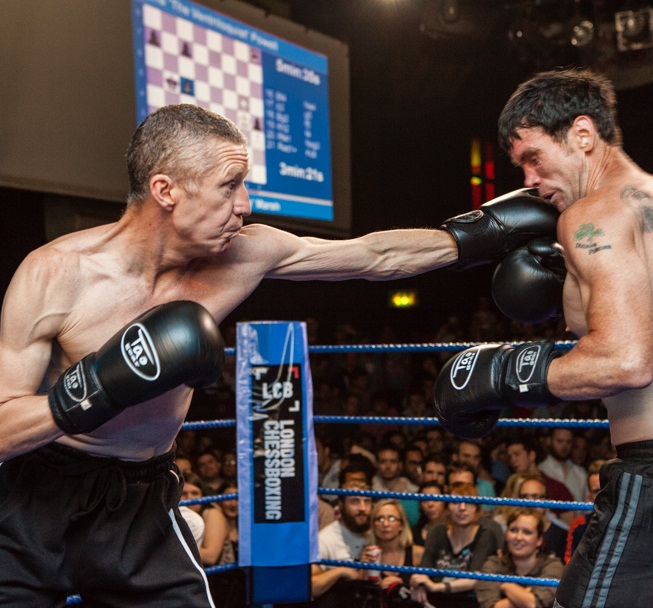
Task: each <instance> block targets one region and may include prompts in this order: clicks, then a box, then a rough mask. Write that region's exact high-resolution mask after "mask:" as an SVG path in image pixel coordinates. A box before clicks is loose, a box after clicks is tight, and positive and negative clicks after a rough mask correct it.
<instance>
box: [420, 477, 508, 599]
mask: <svg viewBox="0 0 653 608" xmlns="http://www.w3.org/2000/svg"><path fill="white" fill-rule="evenodd" d="M451 494H452V495H454V496H478V492H477V490H476V487H475V486H474V485H472V484H468V483H467V484H460V485H456V486H454V487H453V488H452V489H451ZM447 510H448V514H449V523H448V524H446V525H440V526H435V527H434V528H433V529H432V530H431V532H429V535H428V536H427V538H426V543H425V546H424V555H423V556H422V561H421V562H420V566H421V567H423V568H437V569H444V570H459V571H465V572H469V571H479V570H480V568H481V566H482V565H483V564H484V563H485V560H486V559H487V558H488V556H490V555H492V554H494V553H496V551H497V542H496V538H495V536H494V535H493V534H492V533H491V532H489V531H488V530H487V529H486V528H484V527H483V526H481V525H480V524H479V520H480V517H481V507H480V505H477V504H471V503H465V502H459V503H458V502H456V503H449V504H448V505H447ZM410 586H411V589H412V590H413V591H414V592H415V594H414V596H413V599H416V600H417V601H420V602H422V603H424V602H426V601H427V600H428V602H430V603H431V604H433V605H435V606H437V607H438V608H453V607H456V608H463V607H466V608H467V607H468V608H475V607H476V606H477V604H476V598H475V596H474V593H473V591H474V588H475V586H476V580H475V579H471V578H441V577H437V578H431V577H429V576H428V575H426V574H413V575H412V576H411V578H410Z"/></svg>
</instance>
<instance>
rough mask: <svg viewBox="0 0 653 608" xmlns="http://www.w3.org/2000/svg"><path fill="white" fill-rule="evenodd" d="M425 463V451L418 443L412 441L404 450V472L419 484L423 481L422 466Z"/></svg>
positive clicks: (413, 481)
mask: <svg viewBox="0 0 653 608" xmlns="http://www.w3.org/2000/svg"><path fill="white" fill-rule="evenodd" d="M423 465H424V452H423V451H422V448H420V447H419V446H418V445H417V444H416V443H414V442H413V443H410V444H408V445H407V446H406V449H405V450H404V467H403V469H404V474H405V475H406V477H408V479H409V480H410V481H411V482H412V483H414V484H415V485H416V486H419V485H420V484H421V483H422V467H423Z"/></svg>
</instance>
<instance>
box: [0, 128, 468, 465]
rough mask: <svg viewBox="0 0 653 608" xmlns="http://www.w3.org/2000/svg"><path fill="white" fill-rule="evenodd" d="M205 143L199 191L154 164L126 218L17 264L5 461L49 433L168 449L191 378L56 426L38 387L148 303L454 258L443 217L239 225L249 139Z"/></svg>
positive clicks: (217, 311)
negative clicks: (69, 428) (415, 223)
mask: <svg viewBox="0 0 653 608" xmlns="http://www.w3.org/2000/svg"><path fill="white" fill-rule="evenodd" d="M210 152H213V153H214V154H215V156H216V158H219V159H220V162H219V164H218V165H217V167H216V169H214V170H213V171H212V172H210V173H209V174H208V175H207V176H206V178H205V179H204V180H203V181H202V183H201V187H200V188H199V191H198V192H196V193H194V194H193V195H191V194H189V193H188V192H187V191H186V190H185V189H184V188H182V187H181V186H180V185H179V184H178V183H175V182H174V181H173V180H172V179H171V178H170V177H168V176H167V175H164V174H157V175H154V176H152V177H151V178H150V181H149V186H150V190H149V195H148V197H147V199H146V200H145V201H143V202H142V203H140V204H139V205H138V206H130V207H128V209H127V210H126V212H125V214H124V215H123V217H122V218H121V219H120V220H119V221H118V222H116V223H113V224H109V225H106V226H100V227H97V228H92V229H89V230H84V231H81V232H76V233H73V234H70V235H66V236H64V237H62V238H59V239H57V240H55V241H53V242H51V243H48V244H46V245H45V246H43V247H41V248H39V249H37V250H35V251H34V252H32V253H31V254H29V255H28V256H27V258H26V259H25V260H24V262H23V263H22V264H21V266H20V267H19V269H18V270H17V271H16V274H15V275H14V278H13V279H12V282H11V284H10V286H9V288H8V290H7V294H6V297H5V301H4V305H3V310H2V316H1V318H0V378H2V382H0V461H3V460H6V459H8V458H11V457H12V456H16V455H18V454H21V453H24V452H27V451H30V450H33V449H35V448H37V447H39V446H42V445H44V444H47V443H50V442H51V441H53V440H57V441H59V442H60V443H63V444H66V445H68V446H71V447H74V448H77V449H79V450H83V451H85V452H88V453H91V454H95V455H106V456H114V457H120V458H123V459H126V460H144V459H148V458H151V457H153V456H156V455H160V454H163V453H165V452H167V451H168V450H170V448H171V447H172V444H173V442H174V439H175V437H176V435H177V433H178V431H179V429H180V428H181V425H182V423H183V421H184V419H185V416H186V413H187V411H188V407H189V405H190V400H191V396H192V391H191V389H189V388H188V387H186V386H182V387H179V388H177V389H174V390H172V391H169V392H168V393H166V394H164V395H162V396H161V397H158V398H156V399H153V400H151V401H149V402H146V403H143V404H139V405H137V406H134V407H130V408H127V409H126V410H125V411H123V412H122V413H121V414H119V415H118V416H117V417H116V418H114V419H112V420H110V421H109V422H107V423H106V424H105V425H103V426H102V427H100V428H98V429H97V430H95V431H93V432H91V433H88V434H82V435H70V436H64V435H63V434H62V432H61V430H60V429H59V428H58V427H57V426H56V425H55V423H54V421H53V418H52V415H51V413H50V409H49V406H48V402H47V396H46V395H45V394H44V392H43V390H41V391H40V394H37V392H39V387H41V389H43V387H44V386H45V387H46V388H49V387H50V386H51V385H52V384H53V382H54V380H55V379H56V378H57V377H58V376H59V375H60V374H61V373H62V372H63V371H64V370H65V369H66V368H68V367H69V366H70V365H71V364H73V363H74V362H76V361H78V360H80V359H81V358H83V357H84V356H85V355H87V354H88V353H90V352H94V351H96V350H98V349H99V348H100V347H101V346H102V345H103V344H104V343H105V342H106V341H107V340H108V339H109V338H110V337H111V336H113V335H114V334H115V333H116V332H117V331H118V330H120V329H121V328H122V327H124V326H125V325H127V324H128V323H129V322H130V321H131V320H133V319H134V318H135V317H137V316H138V315H139V314H140V313H142V312H143V311H145V310H147V309H149V308H151V307H153V306H156V305H158V304H162V303H164V302H170V301H174V300H193V301H195V302H198V303H200V304H202V305H203V306H204V307H205V308H206V309H207V310H208V311H209V312H210V313H211V314H212V316H213V317H214V319H215V320H216V322H217V323H220V322H221V321H222V320H223V319H224V318H225V317H226V316H227V315H228V314H229V313H230V312H231V311H232V310H233V309H234V308H236V306H238V304H240V303H241V302H242V301H243V300H244V299H245V298H247V296H249V295H250V294H251V293H252V292H253V291H254V290H255V289H256V287H257V286H258V285H259V283H260V282H261V281H262V280H263V279H264V278H271V279H291V280H307V279H320V280H331V281H335V280H344V279H369V280H389V279H396V278H401V277H407V276H412V275H416V274H419V273H423V272H426V271H429V270H433V269H435V268H439V267H441V266H445V265H448V264H450V263H452V262H454V261H455V260H456V259H457V249H456V245H455V242H454V240H453V238H452V237H451V236H450V235H449V233H447V232H445V231H442V230H426V229H424V230H422V229H416V230H397V231H387V232H379V233H373V234H369V235H366V236H363V237H360V238H356V239H349V240H340V241H337V240H325V239H319V238H312V237H297V236H294V235H292V234H290V233H287V232H284V231H281V230H277V229H275V228H272V227H269V226H264V225H257V224H252V225H248V226H245V227H243V218H244V217H245V216H247V215H249V213H250V212H251V207H250V201H249V196H248V194H247V191H246V189H245V185H244V180H245V176H246V175H247V171H248V161H249V159H248V156H247V151H246V148H245V147H243V146H240V145H236V144H232V143H228V142H225V141H217V140H216V142H215V143H214V149H213V150H211V151H207V154H208V153H210ZM44 379H45V382H43V381H44Z"/></svg>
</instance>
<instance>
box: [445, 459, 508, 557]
mask: <svg viewBox="0 0 653 608" xmlns="http://www.w3.org/2000/svg"><path fill="white" fill-rule="evenodd" d="M460 484H471V485H473V486H474V487H475V488H476V493H477V495H480V494H478V485H477V479H476V474H475V473H474V470H473V468H472V467H471V466H470V465H468V464H463V463H456V464H451V465H449V468H448V469H447V486H446V488H447V491H448V492H449V493H452V490H453V489H454V488H455V487H456V486H458V485H460ZM479 508H480V509H481V512H482V514H481V518H480V520H479V521H480V524H481V526H483V527H484V528H487V529H488V530H489V531H490V532H492V534H493V535H494V538H495V539H496V545H497V547H500V546H501V545H503V530H502V529H501V526H499V524H497V523H496V522H495V521H494V519H493V518H492V513H493V512H494V510H493V509H487V508H484V507H483V505H479Z"/></svg>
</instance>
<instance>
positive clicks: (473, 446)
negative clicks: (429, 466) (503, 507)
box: [453, 439, 496, 510]
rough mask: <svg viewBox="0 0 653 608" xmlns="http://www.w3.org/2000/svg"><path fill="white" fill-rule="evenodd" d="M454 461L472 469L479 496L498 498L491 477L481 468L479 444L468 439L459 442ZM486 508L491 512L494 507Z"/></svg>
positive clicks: (487, 506)
mask: <svg viewBox="0 0 653 608" xmlns="http://www.w3.org/2000/svg"><path fill="white" fill-rule="evenodd" d="M453 460H454V462H457V463H460V464H465V465H467V466H469V467H470V468H471V469H472V471H473V472H474V476H475V477H476V489H477V490H478V495H479V496H484V497H487V498H494V497H495V496H496V492H495V490H494V484H493V483H492V482H491V481H490V480H489V479H490V475H489V474H488V473H487V471H484V469H483V467H482V466H481V461H482V455H481V446H480V445H478V443H476V442H475V441H468V440H466V439H463V440H461V441H459V442H458V446H457V449H456V453H455V454H454V458H453ZM481 474H483V475H484V477H483V478H481V477H480V475H481ZM484 508H485V509H487V510H489V509H491V508H492V507H491V506H489V505H486V506H485V507H484Z"/></svg>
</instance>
